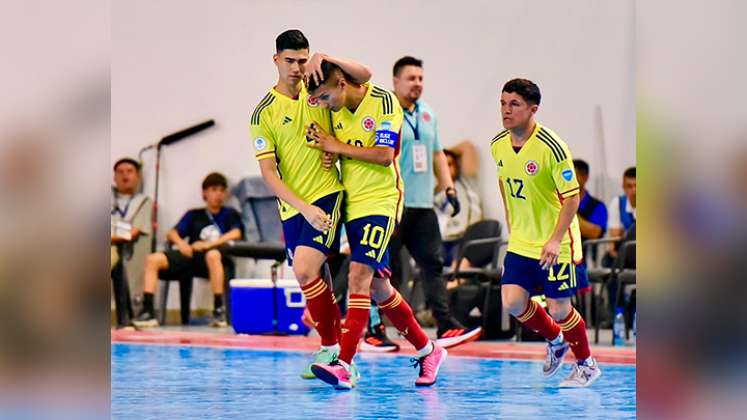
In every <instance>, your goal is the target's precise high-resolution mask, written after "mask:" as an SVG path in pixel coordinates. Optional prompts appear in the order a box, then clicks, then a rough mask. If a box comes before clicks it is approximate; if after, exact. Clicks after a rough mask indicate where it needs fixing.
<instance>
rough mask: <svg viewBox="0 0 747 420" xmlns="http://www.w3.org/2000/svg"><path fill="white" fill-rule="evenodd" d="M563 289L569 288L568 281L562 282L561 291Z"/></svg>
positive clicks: (559, 288) (559, 289)
mask: <svg viewBox="0 0 747 420" xmlns="http://www.w3.org/2000/svg"><path fill="white" fill-rule="evenodd" d="M563 290H568V283H566V282H563V284H561V285H560V287H558V291H559V292H560V291H563Z"/></svg>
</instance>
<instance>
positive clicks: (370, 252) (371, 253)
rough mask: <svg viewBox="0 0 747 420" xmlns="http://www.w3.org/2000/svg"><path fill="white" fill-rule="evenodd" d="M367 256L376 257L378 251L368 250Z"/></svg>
mask: <svg viewBox="0 0 747 420" xmlns="http://www.w3.org/2000/svg"><path fill="white" fill-rule="evenodd" d="M366 256H367V257H368V258H376V251H374V250H373V249H372V250H370V251H368V252H366Z"/></svg>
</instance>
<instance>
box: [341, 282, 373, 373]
mask: <svg viewBox="0 0 747 420" xmlns="http://www.w3.org/2000/svg"><path fill="white" fill-rule="evenodd" d="M370 311H371V297H370V296H369V295H354V294H351V295H350V299H349V300H348V316H347V318H346V319H345V324H344V325H343V326H342V339H341V340H340V355H339V356H338V358H339V359H340V360H342V361H343V362H345V363H348V364H350V363H351V362H352V361H353V356H355V352H356V351H357V350H358V342H359V341H360V339H361V336H362V335H363V330H365V329H366V327H367V326H368V315H369V312H370Z"/></svg>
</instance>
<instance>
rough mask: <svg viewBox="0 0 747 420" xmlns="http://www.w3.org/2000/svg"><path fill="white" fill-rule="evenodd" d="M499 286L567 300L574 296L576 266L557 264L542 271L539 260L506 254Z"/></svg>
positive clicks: (511, 253)
mask: <svg viewBox="0 0 747 420" xmlns="http://www.w3.org/2000/svg"><path fill="white" fill-rule="evenodd" d="M501 284H515V285H518V286H521V287H523V288H524V289H526V290H527V291H528V292H529V294H530V295H531V296H534V295H545V297H548V298H551V299H561V298H568V297H571V296H573V295H575V294H576V287H577V284H576V266H575V264H573V263H559V264H556V265H554V266H552V267H551V268H550V270H543V269H542V266H540V263H539V260H535V259H534V258H527V257H524V256H522V255H519V254H514V253H513V252H508V253H506V258H505V260H503V278H502V280H501Z"/></svg>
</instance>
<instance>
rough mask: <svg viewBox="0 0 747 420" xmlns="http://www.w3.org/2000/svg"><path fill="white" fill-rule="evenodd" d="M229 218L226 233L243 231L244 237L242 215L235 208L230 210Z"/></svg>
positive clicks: (242, 235) (227, 218)
mask: <svg viewBox="0 0 747 420" xmlns="http://www.w3.org/2000/svg"><path fill="white" fill-rule="evenodd" d="M228 209H229V212H228V217H226V232H228V231H230V230H233V229H238V230H240V231H241V237H242V238H243V237H244V224H243V223H242V222H241V215H240V214H239V212H238V211H236V210H235V209H233V208H230V207H229V208H228Z"/></svg>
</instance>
